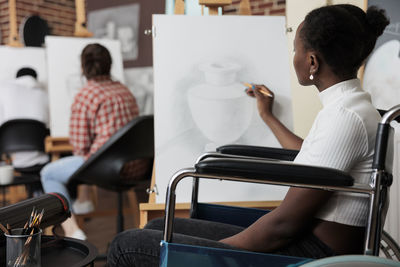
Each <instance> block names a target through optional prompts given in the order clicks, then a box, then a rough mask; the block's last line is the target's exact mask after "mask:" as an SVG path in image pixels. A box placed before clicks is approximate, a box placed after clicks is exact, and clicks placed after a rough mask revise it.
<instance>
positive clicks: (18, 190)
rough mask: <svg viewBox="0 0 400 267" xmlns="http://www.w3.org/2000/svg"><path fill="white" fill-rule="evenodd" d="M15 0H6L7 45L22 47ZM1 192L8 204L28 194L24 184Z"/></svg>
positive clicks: (24, 197)
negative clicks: (7, 17)
mask: <svg viewBox="0 0 400 267" xmlns="http://www.w3.org/2000/svg"><path fill="white" fill-rule="evenodd" d="M15 1H16V0H9V1H8V10H9V12H8V13H9V20H10V21H9V25H10V36H9V40H8V44H7V45H8V46H12V47H23V46H24V45H23V44H22V43H21V42H20V40H19V35H18V25H17V7H16V2H15ZM14 175H18V173H16V172H15V174H14ZM19 175H20V174H19ZM1 194H2V195H3V203H4V202H6V201H9V204H13V203H16V202H18V201H21V200H23V199H26V198H27V196H28V194H27V193H26V190H25V186H24V185H18V186H11V187H9V188H8V192H6V190H5V188H3V190H2V192H1Z"/></svg>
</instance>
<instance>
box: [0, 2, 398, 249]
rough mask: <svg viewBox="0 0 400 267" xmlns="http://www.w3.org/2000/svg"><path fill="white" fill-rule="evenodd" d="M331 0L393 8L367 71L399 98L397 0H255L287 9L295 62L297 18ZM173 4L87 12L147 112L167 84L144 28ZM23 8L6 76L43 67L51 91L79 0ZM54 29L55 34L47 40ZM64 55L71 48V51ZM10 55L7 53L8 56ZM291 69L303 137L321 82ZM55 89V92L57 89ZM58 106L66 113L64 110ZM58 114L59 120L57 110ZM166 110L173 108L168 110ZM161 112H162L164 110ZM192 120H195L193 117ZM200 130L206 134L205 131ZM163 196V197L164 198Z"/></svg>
mask: <svg viewBox="0 0 400 267" xmlns="http://www.w3.org/2000/svg"><path fill="white" fill-rule="evenodd" d="M197 2H198V1H197V0H187V1H186V10H185V13H186V15H191V16H199V15H201V13H202V9H201V7H200V6H199V5H198V3H197ZM328 2H329V3H331V4H336V3H344V2H346V3H352V4H355V5H358V6H360V7H366V6H367V5H373V4H375V5H379V6H381V7H383V8H385V9H386V10H387V11H388V15H389V16H390V17H391V20H392V21H391V24H390V25H389V26H388V27H387V29H386V31H385V34H384V35H383V36H382V37H381V38H380V39H379V41H378V43H377V46H376V48H375V51H374V53H373V54H372V55H371V57H370V58H369V60H368V63H367V64H366V67H365V72H364V73H361V74H360V75H361V76H362V75H364V86H365V89H366V90H367V91H369V92H370V93H371V94H372V96H373V97H374V101H375V102H374V104H376V106H377V107H378V108H383V109H385V108H388V107H390V106H393V105H394V104H396V102H393V101H398V99H400V92H399V88H400V80H399V77H400V75H399V71H398V70H399V69H400V60H399V52H400V22H399V20H400V19H399V14H400V10H399V7H400V5H399V4H398V0H369V1H366V0H352V1H340V0H334V1H326V0H313V1H309V0H286V1H285V0H252V1H251V12H252V15H253V16H276V15H277V16H286V23H285V27H286V28H285V29H284V28H282V31H285V33H286V41H287V44H286V47H287V57H288V66H291V61H292V56H293V53H292V51H293V38H294V33H295V31H296V27H297V25H298V24H299V22H300V21H301V20H302V18H304V15H305V14H306V13H307V12H308V11H309V10H311V9H313V8H315V7H318V6H322V5H326V4H327V3H328ZM239 3H240V1H239V0H234V1H233V3H232V5H229V6H226V7H224V14H225V16H226V15H228V16H230V15H237V14H238V10H239ZM6 9H8V1H5V0H2V1H0V10H6ZM173 12H174V0H166V1H161V0H113V1H107V0H86V10H85V14H84V15H85V16H86V19H87V29H88V30H89V31H90V32H92V33H93V37H91V38H94V39H91V38H87V41H88V42H89V41H93V40H98V41H99V42H102V43H104V44H106V43H110V44H111V43H113V42H118V43H119V45H118V47H119V51H117V50H118V49H111V50H112V51H116V52H115V53H117V54H118V55H116V56H113V58H114V64H115V66H117V68H118V70H117V71H115V72H113V76H114V77H115V78H118V79H119V80H120V81H123V82H124V83H125V84H126V85H127V86H128V87H129V89H130V90H131V91H132V92H133V94H134V95H135V96H136V98H137V101H138V105H139V108H140V113H141V114H153V113H154V112H155V110H156V109H155V107H154V95H155V90H161V89H160V88H161V86H159V88H157V87H155V83H154V81H155V77H154V75H155V73H154V69H153V62H154V58H153V55H154V54H153V38H152V35H151V34H149V35H145V34H144V32H145V30H151V29H152V25H153V23H152V14H173ZM16 13H17V21H16V24H17V26H18V28H19V30H18V32H17V35H18V36H19V40H20V42H21V44H22V45H24V44H25V46H26V47H24V48H21V47H10V46H7V44H9V43H10V41H9V39H10V36H12V34H13V31H12V28H11V27H10V25H12V24H11V23H10V18H9V17H8V15H7V14H4V13H3V14H0V33H1V34H0V38H1V44H2V46H0V58H2V59H3V60H1V61H0V82H2V81H4V80H8V79H12V78H13V77H14V75H15V72H16V70H17V69H18V68H19V67H20V66H26V65H30V66H32V67H34V68H36V69H37V70H38V72H39V81H40V82H41V83H42V84H44V85H45V87H46V88H47V90H48V91H49V95H50V98H51V96H52V92H54V88H55V87H56V86H52V85H51V77H54V76H53V75H54V68H52V70H51V71H52V73H51V72H50V71H49V69H50V68H49V67H48V64H49V63H50V62H54V61H52V60H54V59H55V57H53V56H52V55H54V54H59V53H60V51H62V50H63V49H65V50H67V48H66V47H64V48H63V47H58V48H57V49H61V50H59V51H58V52H57V51H56V52H54V53H52V52H50V53H49V51H46V49H49V47H47V44H49V43H51V39H52V38H55V39H53V40H56V39H57V38H66V40H67V39H72V38H76V37H74V28H75V22H76V19H77V15H76V7H75V1H74V0H52V1H50V0H32V1H28V0H16ZM205 13H207V11H205ZM282 24H283V23H282ZM30 27H34V29H36V30H37V32H35V34H33V36H32V34H27V33H28V32H32V31H29V29H31V28H30ZM286 31H287V32H286ZM24 33H26V34H24ZM153 34H154V32H153ZM47 35H52V36H50V38H47V40H45V39H46V38H45V36H47ZM49 40H50V41H49ZM111 40H114V41H111ZM85 42H86V41H85ZM30 44H32V45H30ZM78 50H79V47H78V48H76V50H75V54H74V55H73V56H72V57H74V58H75V59H76V60H77V58H76V56H77V54H76V51H78ZM15 53H18V54H19V55H21V53H26V56H18V57H15V56H13V55H14V54H15ZM265 54H268V53H265ZM265 54H263V56H265ZM68 55H70V54H68ZM64 56H67V54H66V55H64ZM5 58H6V59H8V60H4V59H5ZM28 62H34V63H28ZM71 64H72V63H71ZM288 72H289V73H288V77H290V78H288V81H290V84H288V86H289V87H290V88H289V90H288V92H287V94H288V95H290V96H288V97H291V101H292V105H291V107H290V110H291V111H290V113H291V114H289V115H290V118H289V119H288V121H290V122H291V123H292V129H293V130H294V131H295V133H297V134H298V135H299V136H302V137H304V136H305V135H306V134H307V133H308V131H309V129H310V127H311V124H312V121H313V119H314V117H315V115H316V114H317V112H318V111H319V109H320V108H321V104H320V103H319V99H318V96H317V93H316V90H313V89H311V88H304V87H302V86H300V85H298V83H297V79H296V78H295V74H294V70H293V68H291V67H289V69H288ZM75 74H77V73H75ZM162 75H165V74H162ZM75 78H77V79H75V80H76V81H79V74H77V75H76V76H75ZM178 78H179V77H178ZM377 84H379V86H377ZM382 84H384V88H382V86H381V85H382ZM167 90H168V88H167ZM160 92H161V96H162V94H163V93H165V91H160ZM285 94H286V93H285ZM53 96H56V95H55V94H53ZM285 96H286V95H285ZM55 98H57V97H55ZM54 101H56V102H54ZM54 101H53V103H50V105H53V106H58V104H57V103H58V102H57V101H60V100H57V99H56V100H54ZM58 113H60V114H61V113H62V111H61V112H58ZM54 114H55V113H54ZM54 114H52V115H51V116H53V120H54V119H55V116H57V115H54ZM165 114H168V112H167V113H165ZM286 115H287V114H286ZM155 116H156V120H157V114H155ZM64 121H65V119H64ZM191 123H192V124H193V121H191ZM160 125H162V124H160ZM193 125H194V124H193ZM53 127H55V129H56V128H58V126H54V124H53ZM60 127H61V126H60ZM159 127H161V126H159ZM156 128H157V126H156ZM58 129H59V128H58ZM54 132H55V133H57V130H54ZM59 133H60V135H63V134H64V133H65V129H61V130H60V132H59ZM156 134H157V133H156ZM171 136H173V134H172V135H171ZM160 138H166V136H161V137H160ZM201 138H203V139H204V136H203V137H201ZM397 138H398V137H397ZM199 139H200V137H199ZM156 142H157V141H156ZM395 154H396V157H397V158H400V157H399V156H398V155H399V154H400V139H399V142H398V145H397V147H396V150H395ZM395 175H396V177H398V178H400V170H399V168H397V169H396V173H395ZM166 179H167V178H166ZM394 180H395V181H396V180H398V179H394ZM159 190H163V191H164V190H165V189H164V188H162V189H161V188H159ZM396 190H397V191H396ZM395 192H398V193H395ZM163 193H165V192H163ZM391 196H393V197H394V198H393V199H391V201H392V203H400V197H397V196H400V185H399V184H398V183H395V184H394V185H393V186H392V194H391ZM162 198H163V197H159V199H162ZM391 207H392V209H394V208H397V206H396V205H392V206H391ZM391 214H394V215H393V216H392V218H396V217H400V215H399V214H400V212H399V211H396V210H395V211H392V213H391ZM390 218H391V217H390V216H389V218H388V220H387V222H388V227H389V228H390V230H391V235H392V236H393V237H395V239H396V240H397V241H400V232H399V231H398V229H399V227H398V225H399V222H398V220H397V219H390Z"/></svg>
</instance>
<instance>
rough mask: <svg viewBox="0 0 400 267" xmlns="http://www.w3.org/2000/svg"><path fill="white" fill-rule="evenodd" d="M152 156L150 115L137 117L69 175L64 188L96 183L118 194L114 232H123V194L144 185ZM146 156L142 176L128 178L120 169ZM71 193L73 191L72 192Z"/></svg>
mask: <svg viewBox="0 0 400 267" xmlns="http://www.w3.org/2000/svg"><path fill="white" fill-rule="evenodd" d="M153 158H154V120H153V116H152V115H146V116H139V117H137V118H135V119H133V120H132V121H130V122H129V123H128V124H127V125H125V126H124V127H123V128H121V129H120V130H118V131H117V132H116V133H115V134H114V135H113V136H112V137H111V138H110V139H109V140H108V141H107V142H106V143H105V144H104V145H103V146H102V147H101V148H100V149H99V150H98V151H96V152H95V153H94V154H93V155H92V156H91V157H90V158H89V159H88V160H87V161H86V162H85V163H84V164H83V165H82V166H81V167H80V168H79V169H78V170H77V171H76V172H75V173H74V174H73V175H72V176H71V178H70V180H69V182H68V184H67V187H68V189H69V191H71V192H74V191H75V192H76V187H77V185H79V184H89V185H96V186H99V187H101V188H104V189H106V190H112V191H116V192H117V193H118V215H117V232H121V231H123V228H124V217H123V209H122V208H123V195H122V193H123V192H124V191H127V190H130V189H132V188H143V189H145V188H147V187H148V186H149V184H150V180H151V172H152V168H153ZM139 159H147V160H148V165H147V170H146V172H145V174H144V175H143V177H135V179H127V178H124V177H122V176H121V170H122V168H123V167H124V165H125V164H126V163H127V162H130V161H133V160H139ZM72 195H73V194H72Z"/></svg>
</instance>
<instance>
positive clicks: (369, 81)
mask: <svg viewBox="0 0 400 267" xmlns="http://www.w3.org/2000/svg"><path fill="white" fill-rule="evenodd" d="M368 6H378V7H380V8H383V9H385V10H386V14H387V15H388V16H389V18H390V24H389V25H388V26H386V29H385V31H384V33H383V34H382V35H381V36H380V37H379V38H378V40H377V42H376V45H375V48H374V51H373V52H372V54H371V55H370V57H369V58H368V61H367V63H366V66H365V71H364V78H363V86H364V89H365V90H366V91H368V92H369V93H370V94H371V97H372V103H373V104H374V106H375V107H377V108H379V109H385V110H387V109H389V108H391V107H393V106H395V105H397V104H399V103H400V101H399V99H400V75H399V70H400V57H399V55H400V15H399V14H400V5H399V2H398V1H397V0H385V1H382V0H369V1H368Z"/></svg>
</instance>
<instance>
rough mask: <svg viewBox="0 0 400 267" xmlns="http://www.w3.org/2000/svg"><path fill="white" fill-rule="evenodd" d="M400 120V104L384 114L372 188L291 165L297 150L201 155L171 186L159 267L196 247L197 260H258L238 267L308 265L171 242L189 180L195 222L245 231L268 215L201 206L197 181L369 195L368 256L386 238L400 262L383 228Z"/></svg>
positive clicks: (226, 150) (227, 149)
mask: <svg viewBox="0 0 400 267" xmlns="http://www.w3.org/2000/svg"><path fill="white" fill-rule="evenodd" d="M399 116H400V105H398V106H396V107H393V108H392V109H390V110H389V111H388V112H387V113H385V114H384V116H383V118H382V120H381V122H380V123H379V124H378V130H377V138H376V145H375V154H374V159H373V165H372V169H373V170H372V173H371V183H370V184H368V185H365V184H356V183H354V181H353V178H352V177H351V176H350V175H349V174H348V173H345V172H342V171H338V170H334V169H331V168H323V167H314V166H306V165H300V164H294V163H291V162H290V161H292V160H293V159H294V157H295V156H296V154H297V151H293V150H283V149H276V148H262V147H246V146H236V145H232V146H224V147H220V148H219V149H218V151H217V153H207V154H204V155H202V156H201V157H200V158H199V160H198V161H197V163H196V165H195V166H194V168H187V169H182V170H180V171H179V172H177V173H176V174H175V175H174V176H173V177H172V178H171V181H170V183H169V186H168V189H167V199H166V207H165V227H164V236H163V239H164V240H163V242H162V247H161V255H162V257H161V261H160V263H162V264H164V265H160V266H174V265H173V263H174V262H175V260H179V258H181V257H182V255H183V254H184V253H187V252H188V251H189V250H190V249H192V248H193V256H195V255H209V258H210V259H211V260H212V261H211V262H213V261H214V262H215V261H221V260H226V259H228V258H229V260H230V262H231V263H232V262H235V263H238V262H242V261H243V258H245V257H248V260H249V261H251V259H255V260H257V262H258V263H257V264H256V263H255V264H254V265H251V264H250V262H247V263H246V264H247V265H240V266H265V264H267V263H271V262H270V261H273V263H274V264H275V265H274V266H286V264H288V260H293V261H294V262H295V263H301V262H303V261H304V260H306V259H302V258H299V259H293V258H292V259H290V257H285V256H277V255H271V254H259V253H253V252H247V251H246V252H242V251H235V250H232V251H230V250H217V249H212V248H204V247H198V246H194V247H193V246H192V247H191V248H189V247H190V246H189V247H188V246H186V247H185V246H184V245H180V244H175V243H173V223H172V222H173V218H174V206H175V189H176V186H177V184H178V183H179V182H180V181H181V180H182V179H184V178H187V177H193V178H194V188H193V193H192V209H191V217H192V218H198V219H205V220H212V221H218V222H223V223H230V224H235V225H240V226H243V227H246V226H248V225H249V224H251V223H252V222H253V221H255V220H257V219H258V218H259V217H260V216H262V215H264V214H265V213H266V211H263V210H257V209H243V208H236V207H226V206H221V205H212V204H207V203H198V201H197V195H198V185H199V184H198V180H199V179H216V180H230V181H238V182H252V183H266V184H275V185H287V186H296V187H306V188H316V189H323V190H332V191H344V192H357V193H363V194H367V195H368V196H369V201H370V210H369V214H368V224H367V227H366V233H365V245H364V254H365V255H375V256H377V255H378V253H379V249H380V248H381V249H382V247H380V245H382V239H383V241H385V243H386V244H387V245H388V246H390V247H389V248H387V249H391V250H393V251H394V252H395V253H396V255H394V256H395V257H397V259H398V257H399V248H398V245H397V244H396V243H395V242H391V241H392V240H391V238H390V237H388V236H387V234H386V233H383V235H382V229H383V225H384V222H385V215H386V211H387V207H388V196H389V187H390V185H391V183H392V179H393V176H392V167H393V166H392V160H393V138H392V133H393V129H392V127H390V122H391V121H392V120H394V119H396V118H398V117H399ZM387 240H389V241H390V242H388V241H387ZM256 254H257V255H256ZM385 254H386V252H385ZM246 255H247V256H246ZM291 263H293V262H291ZM171 264H172V265H171ZM272 265H273V264H272ZM203 266H209V265H203Z"/></svg>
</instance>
